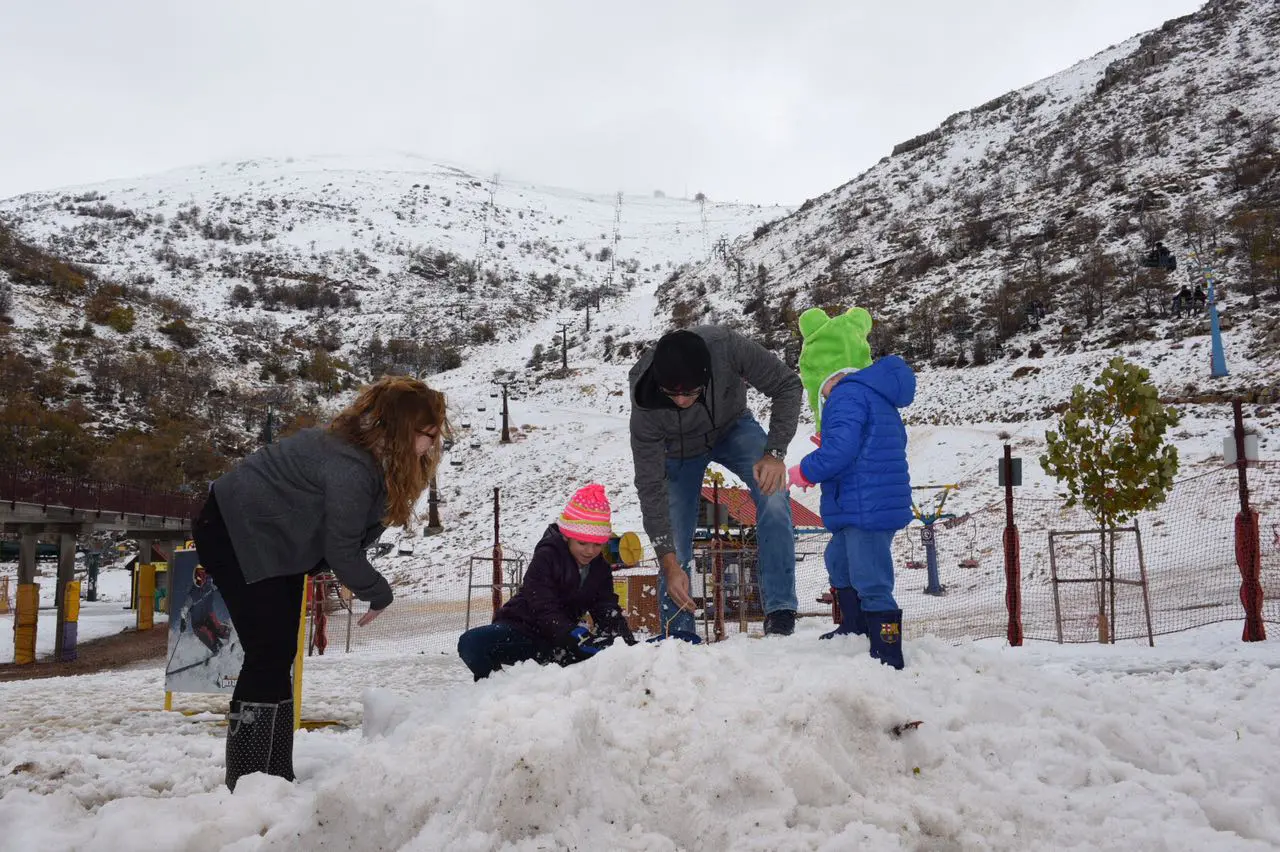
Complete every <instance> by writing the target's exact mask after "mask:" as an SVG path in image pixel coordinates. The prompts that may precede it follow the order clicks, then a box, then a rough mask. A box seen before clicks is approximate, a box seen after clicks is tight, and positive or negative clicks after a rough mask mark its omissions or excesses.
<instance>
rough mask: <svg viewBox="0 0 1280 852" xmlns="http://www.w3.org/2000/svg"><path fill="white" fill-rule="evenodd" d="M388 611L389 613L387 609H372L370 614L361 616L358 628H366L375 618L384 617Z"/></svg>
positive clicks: (357, 624) (357, 623)
mask: <svg viewBox="0 0 1280 852" xmlns="http://www.w3.org/2000/svg"><path fill="white" fill-rule="evenodd" d="M386 611H387V610H386V607H383V608H382V609H371V610H369V611H368V612H366V613H365V614H364V615H362V616H360V620H359V621H357V622H356V626H358V627H364V626H366V625H368V624H371V623H372V622H373V620H374V619H375V618H377V617H378V616H380V615H382V614H383V613H384V612H386Z"/></svg>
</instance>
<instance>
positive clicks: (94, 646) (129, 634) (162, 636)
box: [0, 628, 167, 682]
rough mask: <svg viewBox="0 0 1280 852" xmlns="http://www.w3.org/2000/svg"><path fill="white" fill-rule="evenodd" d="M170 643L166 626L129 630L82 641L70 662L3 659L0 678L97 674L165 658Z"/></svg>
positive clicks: (3, 679)
mask: <svg viewBox="0 0 1280 852" xmlns="http://www.w3.org/2000/svg"><path fill="white" fill-rule="evenodd" d="M166 643H167V631H166V630H164V629H163V628H156V629H153V630H144V631H142V632H138V631H136V630H126V631H124V632H123V633H117V634H115V635H114V636H103V637H102V638H100V639H91V640H89V641H88V642H81V643H79V644H78V645H77V646H76V659H75V660H73V661H72V662H69V663H55V662H54V661H53V660H52V659H46V660H41V661H40V662H37V663H31V664H28V665H23V666H19V665H16V664H15V663H0V682H4V681H9V680H28V679H31V678H39V677H64V676H67V675H81V674H93V673H94V672H101V671H108V670H110V669H118V668H121V667H123V666H127V665H131V664H133V663H140V662H145V661H147V660H159V661H163V660H164V657H165V646H166Z"/></svg>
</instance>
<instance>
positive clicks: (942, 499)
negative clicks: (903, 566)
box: [907, 485, 960, 596]
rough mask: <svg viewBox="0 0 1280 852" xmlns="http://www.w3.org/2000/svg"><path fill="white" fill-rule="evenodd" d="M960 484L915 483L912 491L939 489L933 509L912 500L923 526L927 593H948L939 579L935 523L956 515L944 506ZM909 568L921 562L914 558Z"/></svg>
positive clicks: (918, 519) (913, 508)
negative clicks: (927, 572) (945, 509)
mask: <svg viewBox="0 0 1280 852" xmlns="http://www.w3.org/2000/svg"><path fill="white" fill-rule="evenodd" d="M959 488H960V486H958V485H915V486H912V488H911V490H912V491H928V490H934V489H939V490H938V494H937V495H936V496H935V497H934V504H933V509H932V510H930V511H925V510H924V509H923V508H921V506H920V503H918V502H917V501H915V500H914V499H913V500H912V501H911V514H913V515H915V517H916V520H917V521H919V522H920V523H921V524H922V525H923V526H921V527H920V544H921V545H922V546H923V547H924V558H925V567H926V568H927V569H928V571H929V576H928V580H927V582H926V584H925V587H924V593H925V594H926V595H935V596H941V595H944V594H946V593H947V589H946V587H945V586H943V585H942V583H941V582H940V581H939V579H938V545H937V542H936V540H935V538H934V532H933V525H934V524H936V523H937V522H938V521H946V520H950V519H952V518H954V517H955V515H954V514H952V513H949V512H944V511H943V508H944V507H945V506H946V504H947V497H949V496H951V492H952V491H958V490H959ZM913 563H914V564H913ZM907 567H908V568H917V569H918V567H919V563H918V561H916V560H914V559H913V560H912V561H911V562H908V563H907Z"/></svg>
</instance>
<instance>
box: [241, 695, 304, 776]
mask: <svg viewBox="0 0 1280 852" xmlns="http://www.w3.org/2000/svg"><path fill="white" fill-rule="evenodd" d="M227 722H228V725H227V787H228V789H230V790H231V791H232V792H234V791H235V789H236V782H237V781H239V780H240V777H241V776H242V775H249V774H251V773H254V772H266V773H267V774H268V775H275V776H278V777H280V778H284V779H285V780H286V781H292V780H293V778H294V776H293V700H292V699H290V700H288V701H280V702H270V703H268V702H258V701H232V702H231V713H230V714H228V716H227Z"/></svg>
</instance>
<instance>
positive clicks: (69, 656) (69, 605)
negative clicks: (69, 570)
mask: <svg viewBox="0 0 1280 852" xmlns="http://www.w3.org/2000/svg"><path fill="white" fill-rule="evenodd" d="M62 600H63V608H64V615H63V619H62V650H61V652H60V653H59V655H58V660H59V662H64V663H69V662H71V661H72V660H74V659H75V658H76V640H77V637H78V636H79V630H80V625H79V623H78V622H79V621H80V581H79V580H70V581H68V582H67V584H66V585H65V586H63V591H62Z"/></svg>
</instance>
